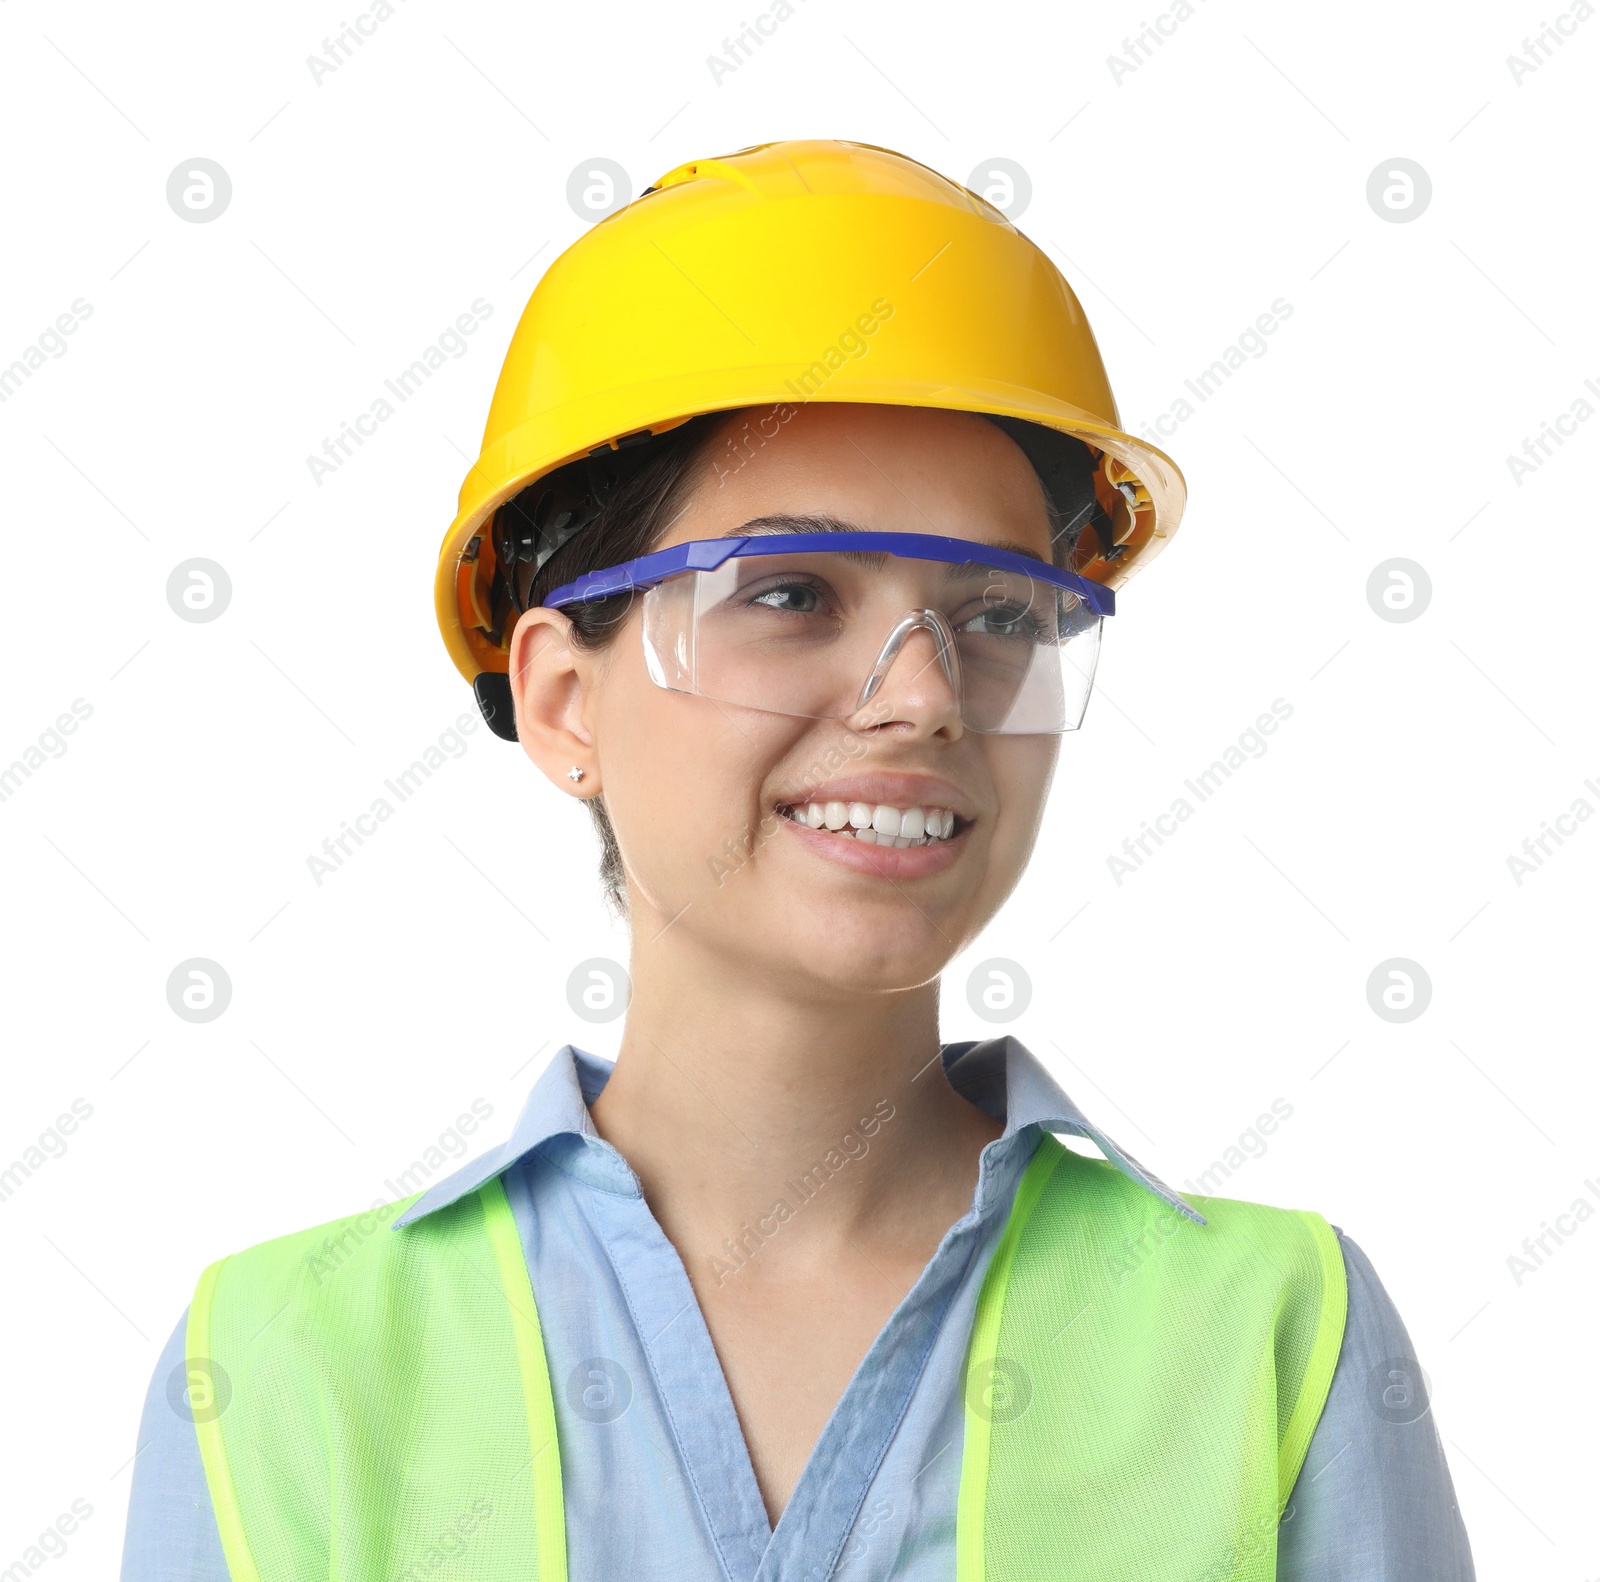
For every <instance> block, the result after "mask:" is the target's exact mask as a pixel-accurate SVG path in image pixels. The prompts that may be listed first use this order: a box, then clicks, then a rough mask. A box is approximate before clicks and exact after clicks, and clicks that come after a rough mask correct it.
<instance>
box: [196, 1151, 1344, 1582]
mask: <svg viewBox="0 0 1600 1582" xmlns="http://www.w3.org/2000/svg"><path fill="white" fill-rule="evenodd" d="M417 1196H420V1194H414V1195H413V1196H412V1197H410V1198H405V1199H402V1200H400V1201H399V1202H398V1203H394V1204H390V1205H387V1206H385V1207H383V1208H381V1209H375V1210H371V1211H369V1212H368V1213H366V1214H364V1215H357V1216H353V1217H351V1218H347V1219H343V1220H336V1221H334V1222H332V1223H331V1224H328V1225H322V1226H317V1227H315V1228H313V1229H311V1230H307V1231H301V1232H297V1233H295V1234H293V1235H289V1236H283V1237H279V1238H277V1239H276V1240H274V1241H269V1242H263V1243H261V1244H260V1245H258V1246H255V1247H251V1248H248V1249H246V1250H245V1251H244V1252H242V1253H237V1254H234V1255H233V1256H232V1257H229V1258H224V1259H222V1260H221V1261H220V1262H218V1263H215V1264H212V1265H211V1266H210V1267H209V1268H208V1269H207V1270H206V1271H205V1273H204V1274H202V1275H201V1277H200V1282H199V1286H198V1287H197V1289H196V1291H195V1295H194V1299H193V1301H192V1302H191V1304H190V1310H189V1324H188V1332H187V1337H186V1344H187V1351H188V1367H189V1370H190V1380H191V1385H192V1386H193V1387H194V1389H193V1394H192V1406H193V1412H194V1417H195V1425H196V1432H197V1434H198V1436H199V1443H200V1451H201V1458H202V1461H203V1463H204V1466H205V1472H206V1481H207V1484H208V1486H209V1488H210V1491H211V1498H212V1504H213V1507H214V1509H215V1511H216V1515H217V1527H218V1531H219V1533H220V1535H221V1539H222V1548H223V1553H224V1556H225V1558H226V1559H227V1562H228V1568H229V1572H230V1575H231V1578H232V1582H306V1579H307V1578H313V1577H315V1578H324V1577H325V1578H328V1579H330V1582H334V1579H337V1582H424V1579H427V1578H431V1577H433V1576H434V1575H435V1574H436V1573H438V1572H439V1571H440V1569H441V1567H443V1566H444V1565H445V1564H446V1562H448V1573H447V1574H448V1575H449V1576H450V1577H451V1579H452V1582H512V1579H516V1582H565V1578H566V1537H565V1523H564V1516H563V1508H562V1494H561V1470H560V1459H559V1455H558V1452H557V1445H556V1426H555V1414H554V1407H553V1402H552V1399H551V1390H550V1378H549V1373H548V1369H547V1367H546V1364H545V1355H544V1345H543V1339H542V1336H541V1333H540V1329H539V1317H538V1312H537V1309H536V1308H535V1305H534V1300H533V1292H532V1289H531V1288H530V1286H529V1282H528V1272H527V1263H526V1260H525V1257H524V1254H523V1249H522V1245H521V1240H520V1238H519V1236H518V1234H517V1229H516V1225H515V1222H514V1220H513V1218H512V1215H511V1210H510V1206H509V1204H508V1203H507V1201H506V1196H505V1191H504V1189H503V1187H502V1186H501V1183H500V1179H499V1177H495V1178H494V1179H492V1180H490V1181H489V1182H487V1183H485V1185H484V1186H482V1187H480V1188H479V1189H478V1190H477V1191H475V1192H472V1193H469V1194H467V1195H466V1196H465V1197H463V1198H461V1199H459V1200H458V1201H456V1202H455V1203H453V1204H450V1205H449V1206H447V1207H445V1208H441V1209H438V1210H436V1211H435V1212H434V1213H432V1214H429V1215H427V1216H425V1217H424V1218H422V1219H420V1220H417V1221H415V1222H414V1223H412V1224H411V1225H408V1226H407V1227H405V1229H403V1230H401V1231H395V1232H392V1231H390V1230H389V1228H388V1227H389V1223H390V1221H391V1220H393V1219H394V1218H395V1217H396V1215H397V1214H399V1213H400V1212H401V1211H402V1210H403V1209H405V1208H406V1207H408V1206H409V1205H410V1204H411V1203H413V1202H415V1201H416V1197H417ZM1192 1201H1193V1202H1194V1203H1195V1205H1196V1206H1197V1207H1199V1208H1200V1209H1201V1211H1202V1213H1204V1214H1205V1216H1206V1219H1207V1221H1208V1223H1207V1224H1205V1225H1203V1226H1202V1225H1196V1224H1194V1223H1193V1222H1192V1221H1189V1220H1187V1219H1185V1218H1184V1217H1183V1216H1181V1215H1179V1214H1178V1213H1176V1212H1175V1211H1168V1210H1167V1209H1166V1205H1165V1204H1164V1203H1163V1202H1162V1201H1161V1200H1160V1199H1157V1198H1155V1197H1154V1196H1153V1195H1152V1194H1151V1193H1150V1192H1149V1191H1148V1190H1147V1189H1146V1188H1144V1187H1143V1186H1140V1185H1139V1184H1138V1183H1136V1182H1133V1181H1131V1180H1129V1179H1128V1177H1127V1176H1125V1175H1124V1174H1123V1173H1122V1172H1121V1171H1119V1170H1118V1169H1116V1168H1115V1166H1113V1165H1111V1164H1109V1163H1107V1162H1106V1161H1104V1160H1100V1159H1089V1158H1085V1157H1084V1156H1082V1155H1079V1154H1076V1153H1073V1152H1071V1151H1069V1150H1068V1149H1066V1148H1063V1147H1062V1145H1061V1144H1060V1143H1059V1142H1057V1141H1056V1139H1055V1138H1054V1137H1052V1136H1050V1135H1048V1134H1046V1135H1045V1136H1044V1137H1043V1138H1042V1139H1041V1142H1040V1145H1039V1147H1038V1149H1037V1151H1036V1152H1035V1154H1034V1156H1033V1159H1032V1160H1031V1161H1030V1163H1029V1165H1028V1168H1027V1170H1026V1171H1025V1172H1024V1173H1023V1177H1022V1180H1021V1182H1020V1183H1019V1186H1018V1189H1017V1194H1016V1198H1015V1201H1014V1202H1013V1205H1012V1209H1011V1213H1010V1216H1009V1218H1008V1220H1007V1223H1006V1226H1005V1229H1004V1231H1003V1233H1002V1236H1001V1240H1000V1243H999V1245H998V1247H997V1248H996V1251H995V1254H994V1257H993V1259H992V1261H991V1263H990V1266H989V1270H988V1272H987V1274H986V1276H985V1280H984V1284H983V1288H982V1291H981V1292H980V1295H979V1299H978V1309H977V1315H976V1318H975V1321H974V1324H973V1330H972V1335H971V1339H970V1342H969V1347H968V1365H967V1373H966V1380H967V1383H966V1413H965V1438H964V1444H963V1451H962V1461H961V1483H960V1496H959V1506H958V1512H957V1525H956V1549H957V1560H956V1582H1023V1579H1029V1578H1035V1577H1041V1576H1048V1577H1050V1578H1052V1582H1090V1579H1092V1582H1122V1579H1128V1582H1133V1579H1135V1578H1137V1579H1138V1582H1166V1579H1169V1578H1170V1579H1172V1582H1272V1579H1273V1576H1274V1572H1275V1569H1276V1551H1277V1526H1278V1522H1279V1519H1280V1517H1281V1516H1282V1514H1283V1511H1284V1505H1285V1503H1286V1501H1287V1500H1288V1497H1289V1493H1290V1491H1291V1490H1292V1488H1293V1486H1294V1481H1295V1478H1296V1477H1297V1475H1298V1473H1299V1470H1300V1465H1301V1463H1302V1461H1303V1460H1304V1458H1305V1453H1306V1450H1307V1447H1308V1446H1309V1444H1310V1441H1311V1434H1312V1430H1313V1429H1314V1428H1315V1427H1316V1423H1317V1420H1318V1418H1319V1417H1320V1416H1321V1413H1322V1407H1323V1404H1324V1402H1325V1401H1326V1399H1327V1393H1328V1387H1329V1385H1330V1384H1331V1382H1332V1378H1333V1369H1334V1364H1335V1363H1336V1361H1337V1359H1338V1354H1339V1345H1340V1341H1341V1340H1342V1338H1343V1333H1344V1317H1345V1282H1344V1261H1343V1257H1342V1255H1341V1254H1340V1251H1339V1247H1338V1243H1337V1240H1336V1238H1335V1237H1334V1234H1333V1231H1332V1229H1331V1227H1330V1226H1329V1225H1328V1224H1327V1222H1326V1221H1325V1220H1324V1219H1323V1218H1322V1217H1321V1216H1320V1215H1317V1214H1313V1213H1309V1212H1306V1211H1302V1210H1298V1209H1278V1208H1269V1207H1265V1206H1262V1205H1258V1204H1252V1203H1242V1202H1237V1201H1234V1200H1232V1199H1227V1198H1194V1199H1193V1200H1192ZM1158 1210H1159V1212H1157V1211H1158Z"/></svg>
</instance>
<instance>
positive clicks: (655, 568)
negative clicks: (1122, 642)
mask: <svg viewBox="0 0 1600 1582" xmlns="http://www.w3.org/2000/svg"><path fill="white" fill-rule="evenodd" d="M830 549H831V550H839V549H853V550H863V551H869V552H878V553H881V554H889V555H900V556H903V557H905V558H906V559H908V560H939V561H944V562H946V563H947V564H949V565H953V566H963V565H968V564H973V563H976V564H978V565H984V566H997V567H999V568H1000V569H1001V570H1002V571H1015V572H1018V573H1020V574H1021V575H1023V576H1025V577H1032V578H1033V580H1034V581H1035V582H1043V583H1046V584H1048V585H1049V586H1051V587H1055V588H1065V589H1067V590H1068V591H1070V592H1072V593H1076V594H1078V595H1079V596H1080V597H1082V599H1083V601H1084V602H1085V603H1086V604H1087V605H1088V606H1089V608H1090V609H1091V610H1092V611H1094V613H1095V614H1096V615H1115V614H1116V613H1117V596H1116V594H1115V593H1114V592H1113V591H1112V590H1111V589H1110V588H1108V587H1106V586H1105V584H1104V583H1100V582H1091V581H1090V580H1089V579H1088V578H1087V577H1080V576H1078V575H1076V574H1075V573H1074V572H1070V571H1062V570H1061V569H1060V568H1059V567H1058V566H1052V565H1051V564H1050V563H1049V562H1048V561H1044V560H1035V559H1033V557H1032V556H1030V555H1016V554H1013V553H1012V552H1011V551H1010V550H1008V549H991V548H990V547H989V546H988V545H986V544H980V543H977V542H976V541H975V540H973V539H970V538H945V537H942V536H941V535H938V534H934V533H754V534H750V535H747V536H745V537H732V538H697V539H694V540H692V541H691V542H689V543H687V544H674V545H673V546H672V548H671V549H658V550H655V551H653V552H652V553H651V554H648V555H640V556H639V557H638V559H636V560H625V561H623V563H622V564H621V565H619V566H607V567H605V568H604V569H603V570H601V571H590V572H586V573H585V574H584V575H583V576H581V577H579V578H578V580H577V581H576V582H569V583H566V584H564V585H563V586H562V587H559V588H557V589H556V590H555V591H554V592H553V593H551V594H549V595H548V596H547V597H546V598H545V600H544V607H545V608H546V609H549V610H559V609H561V608H562V606H564V605H568V604H591V603H593V602H595V601H596V600H598V599H608V598H610V597H612V596H613V595H614V594H618V593H632V592H636V591H642V590H644V589H647V588H653V587H655V585H656V584H657V583H659V582H664V581H665V580H666V579H667V578H668V577H672V576H676V575H677V574H678V573H679V572H682V571H715V570H716V569H717V567H718V566H721V565H723V564H724V563H725V562H726V561H729V560H732V559H733V558H734V557H735V556H750V555H805V554H814V553H816V552H818V551H822V550H830Z"/></svg>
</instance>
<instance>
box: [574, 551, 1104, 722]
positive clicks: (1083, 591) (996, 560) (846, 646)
mask: <svg viewBox="0 0 1600 1582" xmlns="http://www.w3.org/2000/svg"><path fill="white" fill-rule="evenodd" d="M630 592H642V593H643V595H644V600H643V636H644V652H645V660H646V664H647V667H648V669H649V672H650V677H651V679H652V680H653V681H654V682H655V683H656V685H657V686H660V687H665V688H667V689H669V690H671V691H674V692H686V693H691V694H694V695H696V696H699V697H705V698H714V699H716V700H717V701H719V702H722V703H731V704H735V705H738V706H739V707H742V708H750V709H759V710H762V711H764V712H766V713H772V714H791V715H798V716H800V717H802V718H806V719H839V720H849V719H852V718H854V717H856V716H857V715H861V714H863V713H866V712H869V710H870V705H871V703H872V700H873V698H874V696H875V695H876V694H877V693H878V692H879V691H880V689H881V688H882V687H883V685H884V684H885V682H886V681H887V679H888V677H889V674H890V671H891V670H892V669H893V667H894V666H895V665H896V664H897V663H899V664H903V665H910V666H912V667H913V668H912V674H913V675H916V676H920V675H921V673H922V672H923V671H925V670H926V669H928V668H929V667H930V666H934V665H936V666H937V667H938V669H939V671H940V672H942V675H943V678H944V682H945V683H946V684H947V685H948V686H949V688H950V691H951V692H952V693H953V694H954V696H955V697H956V698H958V699H959V700H960V708H961V723H962V725H963V726H964V727H965V728H966V729H968V730H971V731H977V732H980V733H990V734H997V735H1053V734H1059V733H1060V732H1063V731H1071V730H1076V729H1077V728H1078V726H1079V724H1080V723H1081V722H1082V719H1083V711H1084V708H1085V706H1086V705H1087V703H1088V701H1089V689H1090V685H1091V683H1092V681H1093V679H1094V667H1095V660H1096V658H1097V657H1098V654H1099V650H1100V627H1101V622H1102V620H1103V619H1104V617H1105V616H1107V615H1111V614H1113V613H1115V609H1116V601H1115V595H1114V594H1113V593H1112V591H1111V589H1109V588H1107V587H1105V586H1103V585H1102V584H1100V583H1098V582H1091V581H1089V580H1088V578H1086V577H1079V576H1076V575H1074V574H1073V573H1072V572H1068V571H1062V570H1059V569H1058V568H1057V567H1055V566H1052V565H1050V564H1049V563H1048V562H1046V561H1042V560H1036V559H1033V558H1032V557H1030V556H1027V555H1018V554H1013V553H1011V552H1010V551H1009V550H1003V549H994V548H991V547H989V546H988V545H985V544H980V543H976V542H974V541H973V540H971V539H964V538H943V537H938V536H935V535H931V534H923V533H866V532H863V533H849V532H844V533H832V532H823V533H762V534H754V535H750V536H745V537H730V538H710V539H698V540H695V541H694V542H691V543H686V544H675V545H673V546H672V548H670V549H663V550H657V551H655V552H654V553H652V554H649V555H643V556H640V557H639V558H638V559H637V560H630V561H627V562H625V563H624V564H622V565H619V566H609V567H607V568H606V569H604V570H602V571H593V572H590V573H588V574H587V575H586V576H583V577H580V578H579V579H578V580H577V581H576V582H570V583H568V584H566V585H565V586H564V587H560V588H557V589H556V590H555V591H554V592H553V593H551V594H550V595H549V597H547V598H546V599H545V600H544V603H545V605H546V606H547V607H548V608H550V609H561V608H563V607H564V606H567V605H573V604H582V603H590V602H593V601H596V600H599V599H606V598H611V597H613V596H615V595H617V594H621V593H630ZM917 632H926V633H927V634H928V637H929V638H930V640H931V644H918V645H916V646H915V647H914V648H913V649H912V651H911V652H910V653H909V654H908V653H907V652H906V650H907V647H908V645H909V644H910V643H911V639H912V637H913V635H914V634H915V633H917ZM930 646H931V649H932V653H931V655H930V654H929V653H928V649H929V647H930Z"/></svg>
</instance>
